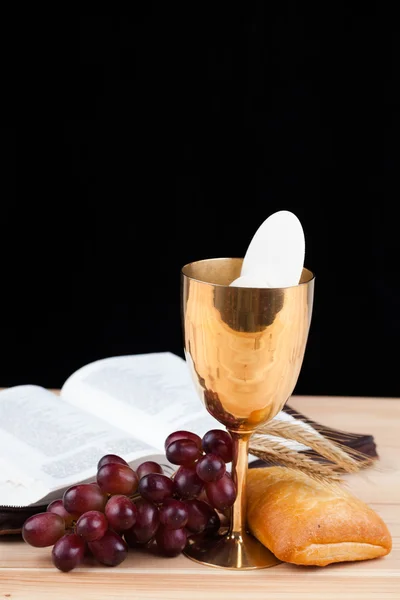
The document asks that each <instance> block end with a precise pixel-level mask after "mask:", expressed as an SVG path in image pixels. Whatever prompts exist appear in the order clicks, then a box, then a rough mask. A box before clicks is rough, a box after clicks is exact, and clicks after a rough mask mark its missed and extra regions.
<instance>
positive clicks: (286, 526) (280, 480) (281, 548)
mask: <svg viewBox="0 0 400 600" xmlns="http://www.w3.org/2000/svg"><path fill="white" fill-rule="evenodd" d="M247 494H248V507H247V522H248V526H249V529H250V531H251V533H252V534H253V535H254V536H255V537H256V538H257V539H258V540H259V541H260V542H261V543H262V544H264V546H266V547H267V548H268V549H269V550H271V552H273V553H274V554H275V556H276V557H277V558H279V559H280V560H282V561H284V562H289V563H294V564H296V565H317V566H320V567H324V566H326V565H329V564H330V563H336V562H343V561H356V560H366V559H369V558H376V557H378V556H385V555H386V554H388V553H389V552H390V550H391V548H392V539H391V535H390V533H389V530H388V528H387V527H386V525H385V523H384V522H383V521H382V519H381V518H380V517H379V515H377V513H376V512H375V511H374V510H372V509H371V508H369V507H368V506H367V505H366V504H364V502H362V501H361V500H358V499H357V498H356V497H355V496H353V495H352V494H350V493H349V492H348V491H346V490H345V489H343V488H341V487H339V486H329V485H324V484H323V483H319V482H317V481H315V480H314V479H311V478H310V477H308V476H307V475H305V474H303V473H301V472H299V471H294V470H291V469H287V468H285V467H270V468H261V469H250V470H249V473H248V484H247Z"/></svg>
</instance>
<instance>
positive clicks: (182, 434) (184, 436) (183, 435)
mask: <svg viewBox="0 0 400 600" xmlns="http://www.w3.org/2000/svg"><path fill="white" fill-rule="evenodd" d="M176 440H192V442H195V443H196V445H197V447H198V448H199V449H200V450H201V437H200V436H198V435H197V434H196V433H192V432H191V431H174V433H170V434H169V436H168V437H167V439H166V440H165V443H164V450H167V448H168V446H169V445H170V444H172V442H175V441H176Z"/></svg>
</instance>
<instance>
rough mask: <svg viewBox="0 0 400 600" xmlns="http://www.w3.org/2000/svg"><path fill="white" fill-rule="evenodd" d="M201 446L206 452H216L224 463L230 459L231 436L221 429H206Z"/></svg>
mask: <svg viewBox="0 0 400 600" xmlns="http://www.w3.org/2000/svg"><path fill="white" fill-rule="evenodd" d="M202 448H203V450H204V452H205V453H206V454H218V456H220V457H221V458H222V459H223V460H224V462H226V463H230V462H231V461H232V438H231V436H230V435H229V433H228V432H227V431H224V430H223V429H211V430H210V431H207V433H206V434H205V435H204V437H203V440H202Z"/></svg>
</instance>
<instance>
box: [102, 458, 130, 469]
mask: <svg viewBox="0 0 400 600" xmlns="http://www.w3.org/2000/svg"><path fill="white" fill-rule="evenodd" d="M115 463H117V464H120V465H128V463H127V462H126V460H124V459H123V458H121V457H120V456H117V455H116V454H106V455H105V456H103V457H102V458H101V459H100V460H99V462H98V463H97V470H98V471H99V469H101V467H102V466H103V465H109V464H115ZM128 466H129V465H128Z"/></svg>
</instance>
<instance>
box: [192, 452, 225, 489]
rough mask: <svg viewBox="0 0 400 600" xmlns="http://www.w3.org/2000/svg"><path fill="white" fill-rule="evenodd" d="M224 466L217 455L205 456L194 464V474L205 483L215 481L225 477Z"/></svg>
mask: <svg viewBox="0 0 400 600" xmlns="http://www.w3.org/2000/svg"><path fill="white" fill-rule="evenodd" d="M225 471H226V465H225V462H224V461H223V459H222V457H221V456H218V454H206V455H205V456H203V457H202V458H200V460H199V461H198V463H197V464H196V473H197V475H198V476H199V477H200V479H201V480H202V481H205V482H206V483H208V482H210V481H217V480H218V479H221V477H222V476H223V475H225Z"/></svg>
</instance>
